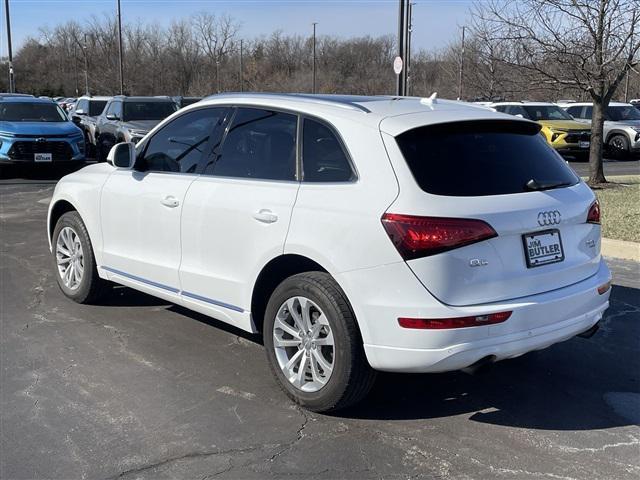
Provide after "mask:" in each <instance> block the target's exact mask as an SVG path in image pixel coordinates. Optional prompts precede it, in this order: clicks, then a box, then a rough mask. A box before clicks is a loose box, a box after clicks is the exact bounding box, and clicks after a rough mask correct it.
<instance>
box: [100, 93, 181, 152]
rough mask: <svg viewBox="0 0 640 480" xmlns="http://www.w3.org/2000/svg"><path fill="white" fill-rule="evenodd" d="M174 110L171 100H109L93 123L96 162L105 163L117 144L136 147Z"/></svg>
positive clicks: (149, 98)
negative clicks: (130, 143) (132, 144)
mask: <svg viewBox="0 0 640 480" xmlns="http://www.w3.org/2000/svg"><path fill="white" fill-rule="evenodd" d="M176 110H178V105H177V104H176V102H175V101H174V100H173V99H172V98H171V97H127V96H124V95H118V96H115V97H112V98H111V99H110V100H109V101H108V102H107V105H106V106H105V108H104V111H103V112H102V113H101V114H100V115H99V116H98V118H97V119H96V127H95V134H94V135H95V146H96V159H97V160H98V161H104V160H106V158H107V154H108V153H109V150H111V147H113V146H114V145H115V144H116V143H119V142H132V143H137V142H138V141H140V140H141V139H142V137H144V136H145V135H146V134H147V133H149V131H150V130H151V129H152V128H153V127H155V126H156V125H157V124H158V123H160V122H161V121H162V120H164V119H165V118H166V117H168V116H169V115H171V114H172V113H174V112H175V111H176Z"/></svg>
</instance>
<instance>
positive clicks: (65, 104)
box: [58, 97, 77, 113]
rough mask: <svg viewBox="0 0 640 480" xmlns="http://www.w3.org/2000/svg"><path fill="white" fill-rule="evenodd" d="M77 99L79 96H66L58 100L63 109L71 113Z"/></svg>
mask: <svg viewBox="0 0 640 480" xmlns="http://www.w3.org/2000/svg"><path fill="white" fill-rule="evenodd" d="M76 101H77V98H74V97H69V98H65V99H63V100H61V101H60V102H58V103H59V104H60V106H61V107H62V109H63V110H64V111H65V112H67V113H69V111H70V110H71V109H72V108H73V106H74V105H75V103H76Z"/></svg>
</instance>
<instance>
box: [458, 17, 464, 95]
mask: <svg viewBox="0 0 640 480" xmlns="http://www.w3.org/2000/svg"><path fill="white" fill-rule="evenodd" d="M465 28H466V27H465V26H464V25H463V26H462V52H461V53H460V70H459V72H458V100H462V74H463V73H464V30H465Z"/></svg>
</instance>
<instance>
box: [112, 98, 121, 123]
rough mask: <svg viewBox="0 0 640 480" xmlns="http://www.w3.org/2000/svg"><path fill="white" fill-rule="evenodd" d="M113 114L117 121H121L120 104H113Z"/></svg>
mask: <svg viewBox="0 0 640 480" xmlns="http://www.w3.org/2000/svg"><path fill="white" fill-rule="evenodd" d="M113 114H114V115H115V116H116V117H117V118H118V120H122V102H115V103H114V110H113Z"/></svg>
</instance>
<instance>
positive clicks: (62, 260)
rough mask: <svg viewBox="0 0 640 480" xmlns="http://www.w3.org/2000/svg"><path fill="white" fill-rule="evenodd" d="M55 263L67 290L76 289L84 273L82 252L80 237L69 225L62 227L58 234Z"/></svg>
mask: <svg viewBox="0 0 640 480" xmlns="http://www.w3.org/2000/svg"><path fill="white" fill-rule="evenodd" d="M56 264H57V266H58V274H59V275H60V278H61V279H62V283H64V285H65V286H66V287H67V288H68V289H69V290H76V289H77V288H78V287H79V286H80V283H81V282H82V275H83V274H84V254H83V251H82V243H80V237H79V236H78V234H77V233H76V231H75V230H74V229H73V228H71V227H64V228H63V229H62V230H60V233H59V234H58V240H57V241H56Z"/></svg>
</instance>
